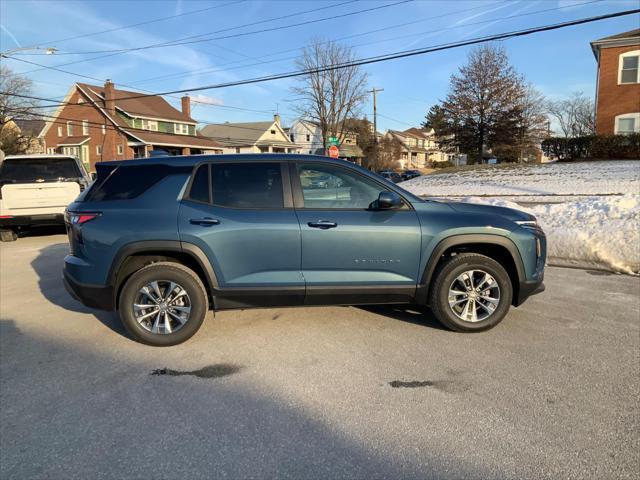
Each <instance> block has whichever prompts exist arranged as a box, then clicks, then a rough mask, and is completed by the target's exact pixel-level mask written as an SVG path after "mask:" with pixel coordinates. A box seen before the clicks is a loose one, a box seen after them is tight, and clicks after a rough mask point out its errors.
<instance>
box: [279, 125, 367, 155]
mask: <svg viewBox="0 0 640 480" xmlns="http://www.w3.org/2000/svg"><path fill="white" fill-rule="evenodd" d="M287 132H288V133H289V139H290V140H291V141H292V142H294V143H295V144H296V145H298V146H300V153H308V154H310V155H324V146H323V145H322V131H321V130H320V126H319V125H317V124H316V123H314V122H310V121H309V120H303V119H297V120H294V122H293V123H292V124H291V126H290V127H289V128H288V129H287ZM338 138H339V141H340V144H339V145H338V149H339V152H340V153H339V154H338V155H339V157H340V158H342V159H345V160H349V161H351V162H356V163H360V161H361V160H362V158H363V157H364V155H363V153H362V149H361V148H360V147H359V146H358V136H357V134H356V133H354V132H344V133H343V132H340V133H339V134H338Z"/></svg>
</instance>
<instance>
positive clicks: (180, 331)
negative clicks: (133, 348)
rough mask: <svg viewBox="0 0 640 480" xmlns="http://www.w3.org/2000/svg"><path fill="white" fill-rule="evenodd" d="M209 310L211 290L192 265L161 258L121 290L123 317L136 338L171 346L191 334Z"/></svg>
mask: <svg viewBox="0 0 640 480" xmlns="http://www.w3.org/2000/svg"><path fill="white" fill-rule="evenodd" d="M207 311H208V301H207V292H206V290H205V288H204V285H203V284H202V281H201V280H200V278H199V277H198V275H197V274H196V273H195V272H194V271H193V270H191V269H189V268H187V267H185V266H183V265H180V264H177V263H172V262H158V263H153V264H151V265H147V266H146V267H143V268H141V269H140V270H138V271H137V272H136V273H134V274H133V275H131V277H129V279H128V280H127V282H126V283H125V285H124V287H123V288H122V291H121V292H120V299H119V312H120V319H121V320H122V323H123V325H124V327H125V328H126V329H127V332H129V334H130V335H131V336H132V337H134V338H135V339H136V340H138V341H140V342H142V343H146V344H147V345H154V346H170V345H177V344H178V343H182V342H184V341H186V340H188V339H189V338H191V337H192V336H193V335H194V334H195V333H196V332H197V331H198V329H199V328H200V326H201V325H202V322H203V321H204V317H205V315H206V313H207Z"/></svg>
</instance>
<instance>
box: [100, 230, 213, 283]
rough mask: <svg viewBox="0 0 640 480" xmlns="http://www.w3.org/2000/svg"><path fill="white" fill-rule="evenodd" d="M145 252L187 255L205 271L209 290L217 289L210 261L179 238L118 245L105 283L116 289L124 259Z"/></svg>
mask: <svg viewBox="0 0 640 480" xmlns="http://www.w3.org/2000/svg"><path fill="white" fill-rule="evenodd" d="M145 252H149V253H151V252H160V253H161V252H176V253H184V254H186V255H189V256H190V257H191V258H193V260H195V261H196V262H197V263H198V265H200V268H202V271H203V272H204V273H205V276H206V280H207V283H208V287H209V291H211V292H214V291H215V290H217V288H218V279H217V277H216V273H215V271H214V269H213V266H212V265H211V262H210V261H209V259H208V258H207V256H206V255H205V253H204V252H203V251H202V249H201V248H200V247H198V246H197V245H194V244H192V243H188V242H181V241H179V240H142V241H139V242H131V243H127V244H126V245H123V246H122V247H120V250H118V253H116V255H115V257H114V260H113V262H112V263H111V268H110V269H109V274H108V277H107V284H108V285H111V286H112V287H114V291H115V290H116V280H117V278H118V272H119V271H120V268H121V267H122V265H123V263H124V261H125V259H127V258H128V257H130V256H131V255H135V254H140V253H145Z"/></svg>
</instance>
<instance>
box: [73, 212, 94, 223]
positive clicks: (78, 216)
mask: <svg viewBox="0 0 640 480" xmlns="http://www.w3.org/2000/svg"><path fill="white" fill-rule="evenodd" d="M100 215H101V213H100V212H67V219H68V222H69V223H71V224H73V225H83V224H85V223H87V222H90V221H91V220H95V219H96V218H98V217H99V216H100Z"/></svg>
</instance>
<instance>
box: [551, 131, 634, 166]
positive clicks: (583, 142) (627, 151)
mask: <svg viewBox="0 0 640 480" xmlns="http://www.w3.org/2000/svg"><path fill="white" fill-rule="evenodd" d="M542 151H543V152H544V153H545V154H546V155H548V156H550V157H555V158H557V159H560V160H579V159H586V158H597V159H601V160H615V159H619V160H640V133H633V134H630V135H588V136H584V137H572V138H565V137H551V138H547V139H545V140H543V141H542Z"/></svg>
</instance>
